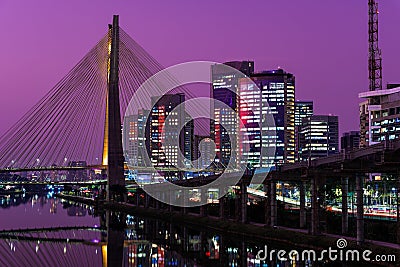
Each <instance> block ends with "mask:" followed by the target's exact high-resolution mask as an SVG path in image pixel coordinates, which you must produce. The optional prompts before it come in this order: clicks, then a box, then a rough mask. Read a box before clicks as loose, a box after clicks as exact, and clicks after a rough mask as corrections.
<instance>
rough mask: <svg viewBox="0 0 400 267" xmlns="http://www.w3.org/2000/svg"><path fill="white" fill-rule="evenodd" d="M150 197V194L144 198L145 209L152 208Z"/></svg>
mask: <svg viewBox="0 0 400 267" xmlns="http://www.w3.org/2000/svg"><path fill="white" fill-rule="evenodd" d="M150 200H151V199H150V196H149V195H148V194H145V196H144V207H145V208H146V209H148V208H149V207H150Z"/></svg>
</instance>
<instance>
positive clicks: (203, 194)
mask: <svg viewBox="0 0 400 267" xmlns="http://www.w3.org/2000/svg"><path fill="white" fill-rule="evenodd" d="M200 193H201V202H202V203H207V199H208V192H207V189H201V192H200ZM203 201H204V202H203ZM200 216H207V204H204V205H201V206H200Z"/></svg>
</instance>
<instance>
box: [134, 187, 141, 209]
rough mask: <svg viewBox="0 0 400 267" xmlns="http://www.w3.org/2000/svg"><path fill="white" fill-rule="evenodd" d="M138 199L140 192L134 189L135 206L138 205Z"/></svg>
mask: <svg viewBox="0 0 400 267" xmlns="http://www.w3.org/2000/svg"><path fill="white" fill-rule="evenodd" d="M139 200H140V192H139V190H137V189H136V192H135V206H136V207H139Z"/></svg>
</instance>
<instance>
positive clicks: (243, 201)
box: [240, 183, 247, 223]
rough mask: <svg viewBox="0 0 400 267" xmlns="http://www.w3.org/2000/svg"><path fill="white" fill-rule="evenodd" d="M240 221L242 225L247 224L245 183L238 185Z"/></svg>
mask: <svg viewBox="0 0 400 267" xmlns="http://www.w3.org/2000/svg"><path fill="white" fill-rule="evenodd" d="M240 202H241V203H240V206H241V207H240V209H241V212H240V215H241V216H240V221H241V222H242V223H246V222H247V185H246V184H245V183H241V184H240Z"/></svg>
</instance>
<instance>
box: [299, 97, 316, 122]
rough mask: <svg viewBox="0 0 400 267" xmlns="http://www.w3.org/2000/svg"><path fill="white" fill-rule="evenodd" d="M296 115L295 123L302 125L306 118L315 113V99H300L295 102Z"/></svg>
mask: <svg viewBox="0 0 400 267" xmlns="http://www.w3.org/2000/svg"><path fill="white" fill-rule="evenodd" d="M294 109H295V113H294V114H295V115H294V118H295V119H294V124H295V125H296V126H300V125H301V122H302V120H303V119H304V118H307V117H310V116H312V115H314V103H313V101H299V100H297V101H296V102H295V103H294Z"/></svg>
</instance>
